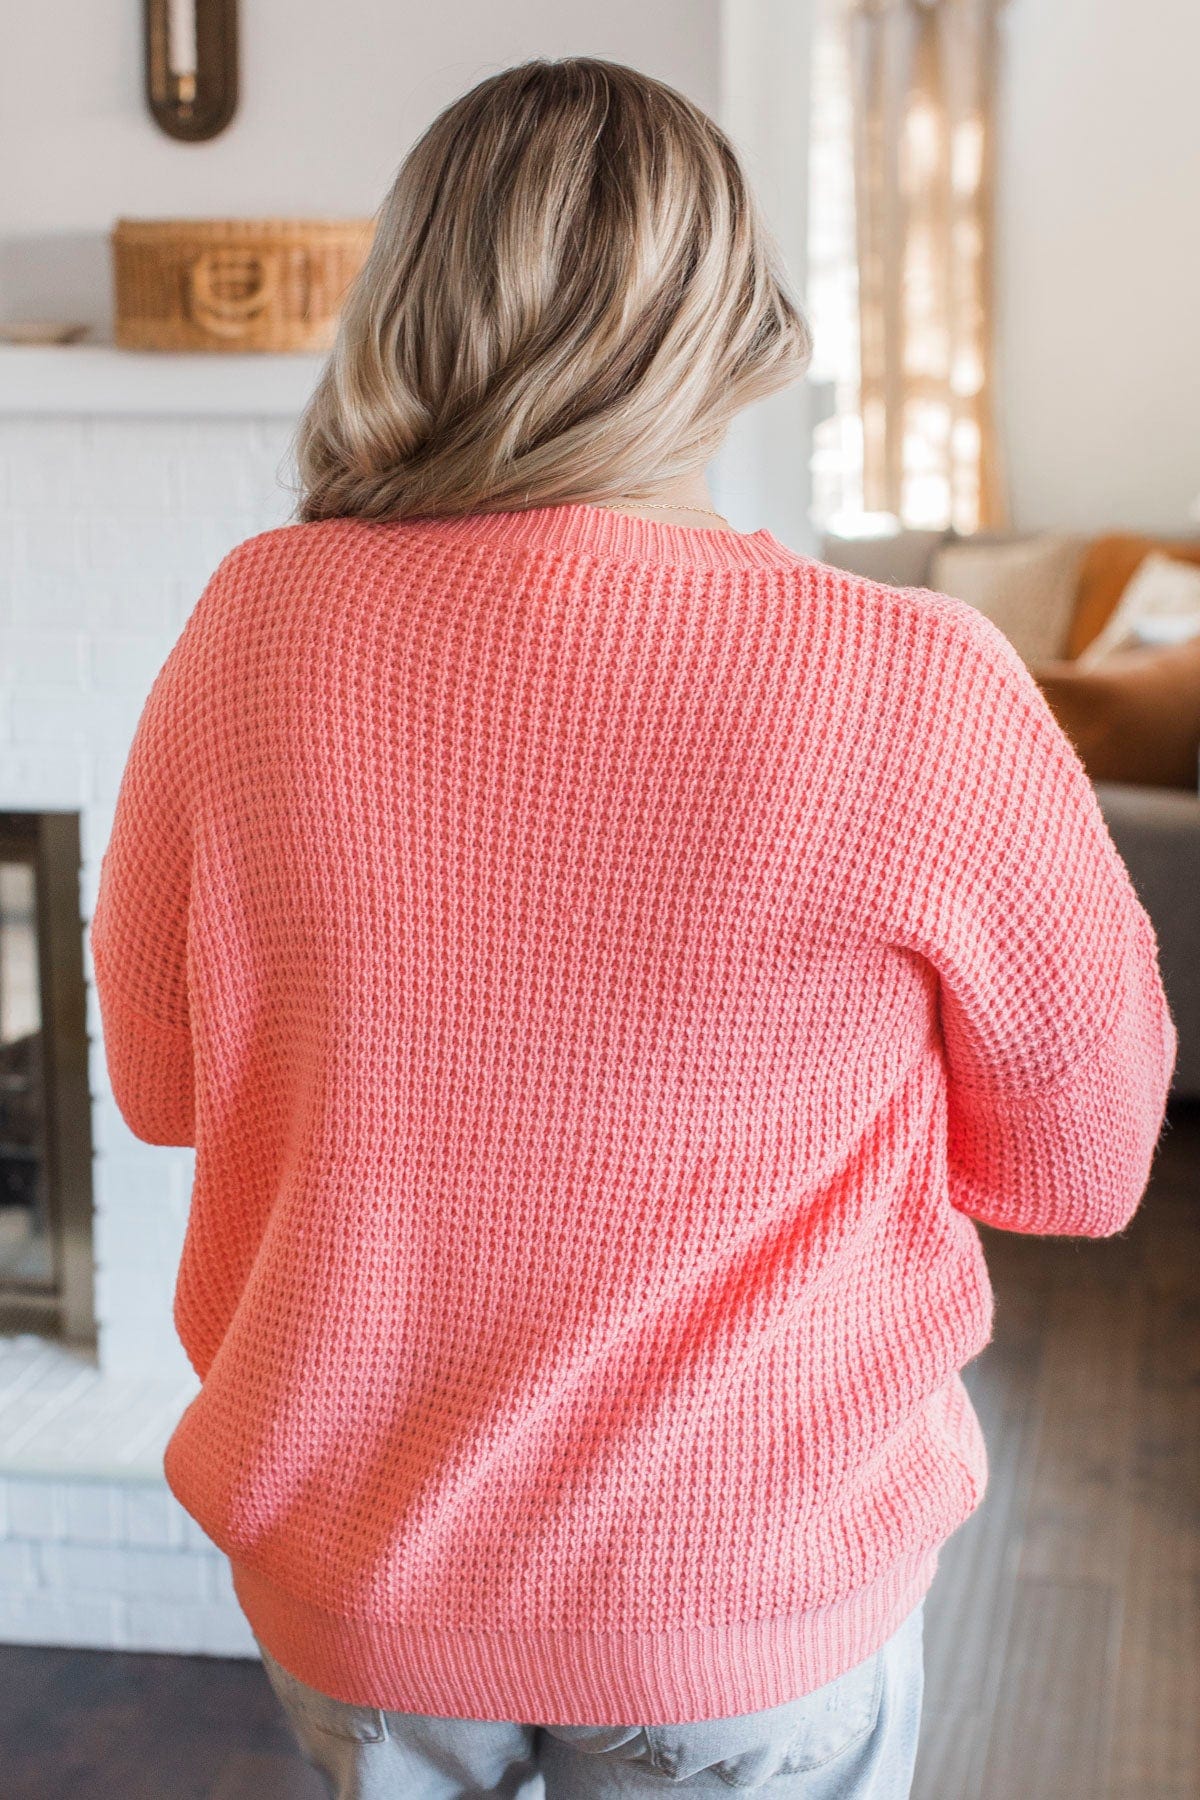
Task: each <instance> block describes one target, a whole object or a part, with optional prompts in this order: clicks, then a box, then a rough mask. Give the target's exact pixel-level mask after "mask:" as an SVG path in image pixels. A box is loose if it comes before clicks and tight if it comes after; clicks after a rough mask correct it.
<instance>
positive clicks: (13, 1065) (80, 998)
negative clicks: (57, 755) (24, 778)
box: [0, 812, 94, 1340]
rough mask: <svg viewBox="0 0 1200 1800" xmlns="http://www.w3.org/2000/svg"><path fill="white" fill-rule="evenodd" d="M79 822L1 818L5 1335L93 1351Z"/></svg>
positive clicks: (0, 1166)
mask: <svg viewBox="0 0 1200 1800" xmlns="http://www.w3.org/2000/svg"><path fill="white" fill-rule="evenodd" d="M85 1010H86V1008H85V995H84V984H83V945H82V922H81V919H80V911H79V829H78V818H77V815H76V814H74V813H14V812H7V813H0V1327H2V1328H3V1329H4V1330H7V1331H12V1330H35V1331H44V1332H46V1333H47V1334H48V1335H54V1336H63V1337H70V1338H72V1339H84V1340H90V1339H91V1338H92V1337H93V1336H94V1326H93V1321H92V1302H91V1263H92V1259H91V1128H90V1118H89V1097H88V1081H87V1061H88V1059H87V1029H86V1017H85Z"/></svg>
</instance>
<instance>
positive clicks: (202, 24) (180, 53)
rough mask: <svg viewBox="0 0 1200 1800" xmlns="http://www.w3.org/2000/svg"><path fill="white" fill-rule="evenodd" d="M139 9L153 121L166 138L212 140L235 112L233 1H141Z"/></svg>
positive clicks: (235, 51) (236, 82)
mask: <svg viewBox="0 0 1200 1800" xmlns="http://www.w3.org/2000/svg"><path fill="white" fill-rule="evenodd" d="M143 8H144V15H143V16H144V23H145V59H146V103H147V105H148V106H149V108H150V112H151V114H152V115H153V117H154V120H155V122H156V123H157V124H158V126H159V127H160V129H161V130H163V131H165V132H166V133H167V136H168V137H173V138H181V139H183V140H185V141H190V142H193V143H194V142H197V141H198V140H200V139H202V138H211V137H216V135H217V133H218V132H220V131H224V129H225V127H226V125H228V123H229V121H230V119H232V117H233V115H234V112H235V111H236V110H237V100H238V67H237V64H238V28H237V0H143Z"/></svg>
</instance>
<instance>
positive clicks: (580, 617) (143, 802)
mask: <svg viewBox="0 0 1200 1800" xmlns="http://www.w3.org/2000/svg"><path fill="white" fill-rule="evenodd" d="M808 349H809V343H808V333H807V330H806V328H805V325H804V322H803V320H802V318H801V316H800V313H799V311H798V309H797V306H796V304H795V302H794V301H793V299H792V298H791V297H790V296H789V293H788V291H787V288H786V285H785V281H784V278H783V276H782V274H781V272H780V268H779V265H778V259H777V256H776V254H775V251H774V249H773V247H772V246H771V243H770V241H769V239H768V237H767V235H766V233H765V232H764V229H763V225H762V222H761V220H760V218H759V215H758V212H757V210H756V207H755V205H754V202H753V200H752V198H751V195H750V194H749V193H748V192H747V188H746V183H745V179H744V177H743V174H742V172H741V170H740V168H739V165H738V160H737V158H736V156H735V154H734V152H733V150H732V148H731V147H730V144H729V142H728V141H727V139H726V138H725V137H724V136H723V135H722V134H721V132H720V131H719V130H718V129H717V128H716V126H715V125H714V124H713V123H712V121H711V120H709V119H708V118H706V117H705V116H704V114H703V113H701V112H700V111H698V110H697V109H696V107H694V106H693V105H692V104H691V103H690V102H689V101H687V100H686V99H684V98H683V97H682V96H681V95H679V94H678V93H675V92H674V91H672V90H671V89H670V88H667V87H664V86H662V85H661V84H660V83H658V82H655V81H652V80H649V79H648V78H647V77H645V76H642V75H640V74H638V73H636V72H635V71H633V70H631V69H627V68H623V67H620V66H618V65H614V64H611V63H606V62H601V61H594V60H591V59H588V58H571V59H568V60H565V61H559V62H550V61H535V62H531V63H528V64H526V65H524V66H521V67H518V68H513V69H509V70H507V71H505V72H504V73H502V74H499V75H497V76H494V77H492V78H490V79H488V80H486V81H483V82H481V83H480V84H479V86H477V87H476V88H474V89H473V90H472V91H471V92H470V93H468V94H467V95H465V96H464V97H463V98H462V99H460V100H458V101H457V102H456V103H455V104H454V105H452V106H450V107H449V108H447V110H446V111H445V112H444V113H443V114H442V115H441V116H440V118H438V119H437V120H436V121H435V122H434V124H433V125H432V126H431V127H430V129H429V131H428V132H427V133H426V134H425V136H424V137H423V138H422V139H421V140H420V142H419V143H418V144H417V145H416V147H415V148H414V149H413V151H412V152H411V154H410V155H409V157H408V158H407V160H406V161H405V163H404V165H403V167H402V168H401V170H400V172H399V174H398V176H397V178H396V182H395V185H394V187H393V189H392V191H391V193H390V194H389V196H388V198H387V200H386V202H385V204H384V206H383V209H382V213H381V215H380V218H379V222H378V233H377V236H376V238H375V241H374V245H373V248H372V251H371V254H370V257H369V258H368V261H367V263H366V266H365V268H364V270H363V273H362V275H361V277H360V279H359V280H358V281H357V283H356V284H355V286H354V288H353V291H352V292H351V294H350V296H349V298H348V302H347V304H346V307H345V309H344V314H343V317H342V321H341V327H340V332H339V336H338V340H337V344H336V347H335V349H334V351H333V353H332V356H331V358H330V360H329V364H328V367H327V369H326V371H325V374H324V376H323V379H322V380H321V382H320V384H319V387H318V389H317V391H316V393H315V396H314V398H313V400H312V403H311V405H310V406H309V408H308V410H307V413H306V415H305V417H304V419H303V421H302V426H301V430H300V433H299V439H298V465H299V470H300V475H301V484H302V492H301V503H300V506H299V517H298V519H297V521H296V522H295V523H292V524H289V525H286V526H283V527H281V528H278V529H276V530H272V531H266V532H263V533H261V534H259V535H257V536H255V537H252V538H250V539H248V540H247V541H245V542H244V543H242V544H240V545H238V546H237V547H236V548H235V549H234V550H233V551H231V552H230V554H229V555H228V556H227V557H226V558H225V559H224V561H223V562H222V563H221V564H220V566H219V567H218V569H217V570H216V572H215V574H214V575H213V577H212V579H211V580H210V582H209V584H208V586H207V587H206V589H205V591H204V593H203V594H202V596H201V597H200V599H199V601H198V603H197V605H196V607H195V608H194V610H193V613H192V615H191V617H190V618H189V620H188V622H187V624H186V626H185V629H184V631H183V633H182V635H181V637H180V639H179V641H178V642H177V644H176V645H175V647H174V649H173V650H172V652H171V655H170V656H169V657H168V659H167V661H166V663H165V665H164V666H163V668H162V669H161V671H160V672H159V675H158V677H157V679H156V681H155V683H154V685H153V688H152V690H151V693H150V695H149V697H148V699H147V702H146V705H145V708H144V711H143V714H142V718H141V720H140V722H139V725H138V730H137V734H136V737H135V740H134V743H133V746H132V749H131V752H130V757H129V763H128V766H127V769H126V772H125V776H124V779H123V783H122V787H121V792H120V797H119V801H118V806H117V813H116V818H115V822H114V827H113V831H112V836H111V839H110V842H109V845H108V848H107V851H106V853H105V857H104V859H103V866H102V874H101V881H100V887H99V893H98V897H97V903H96V908H95V912H94V915H93V918H92V921H91V927H90V942H91V949H92V954H93V959H94V967H95V972H96V980H97V984H98V990H99V998H100V1003H101V1008H102V1021H103V1027H104V1038H105V1046H106V1054H107V1059H108V1067H109V1070H110V1073H111V1078H112V1084H113V1089H114V1093H115V1095H116V1098H117V1101H118V1103H119V1105H120V1107H121V1110H122V1113H123V1115H124V1117H125V1119H126V1121H127V1122H128V1124H129V1126H130V1128H131V1130H133V1131H134V1132H135V1133H136V1134H137V1135H138V1136H139V1137H142V1138H144V1139H146V1140H147V1141H148V1142H150V1143H156V1144H181V1145H194V1146H195V1149H196V1165H195V1186H194V1191H193V1199H192V1207H191V1213H190V1219H189V1226H188V1233H187V1239H186V1244H185V1248H184V1254H183V1259H182V1264H181V1268H180V1272H179V1281H178V1287H177V1290H176V1299H175V1318H176V1322H177V1325H178V1328H179V1332H180V1335H181V1338H182V1340H183V1342H184V1345H185V1346H186V1349H187V1351H188V1355H189V1357H190V1358H191V1360H192V1363H193V1364H194V1366H195V1369H196V1371H197V1374H198V1375H199V1377H200V1379H201V1383H202V1386H201V1389H200V1392H199V1393H198V1395H197V1396H196V1398H195V1399H194V1400H193V1401H192V1403H191V1404H190V1405H189V1406H188V1408H187V1409H186V1411H185V1412H184V1414H183V1417H182V1418H181V1419H180V1421H179V1424H178V1426H177V1428H176V1430H175V1432H174V1435H173V1436H172V1438H171V1441H170V1443H169V1445H168V1448H167V1452H166V1458H165V1471H166V1475H167V1478H168V1481H169V1483H170V1485H171V1488H172V1490H173V1492H174V1493H175V1494H176V1496H177V1497H178V1499H179V1500H180V1502H181V1503H182V1504H183V1506H184V1507H186V1509H187V1510H188V1512H189V1513H190V1514H191V1515H192V1517H193V1518H195V1519H196V1520H197V1521H198V1522H199V1523H200V1525H201V1526H202V1527H203V1529H204V1530H205V1531H206V1532H207V1533H208V1534H209V1535H210V1537H211V1538H212V1539H213V1541H214V1542H216V1543H217V1544H218V1545H219V1546H220V1547H221V1548H222V1549H223V1550H224V1551H225V1552H226V1553H227V1554H228V1556H229V1558H230V1561H231V1567H232V1576H233V1581H234V1585H235V1589H236V1593H237V1596H238V1599H239V1603H240V1604H241V1606H242V1607H243V1609H244V1611H245V1613H246V1616H247V1618H248V1620H249V1623H250V1626H251V1629H252V1631H253V1634H254V1637H255V1640H256V1642H257V1643H258V1645H259V1648H260V1649H261V1651H262V1655H263V1659H264V1662H265V1664H266V1667H267V1670H268V1673H269V1675H270V1678H271V1680H272V1682H273V1683H274V1685H275V1688H276V1691H277V1693H278V1694H279V1696H280V1698H281V1700H282V1701H283V1703H284V1705H285V1706H286V1708H287V1710H288V1713H289V1715H290V1717H291V1719H292V1720H293V1722H294V1724H295V1726H296V1730H297V1732H298V1734H299V1737H300V1741H301V1743H302V1745H303V1746H304V1748H305V1751H306V1753H307V1754H308V1756H309V1757H310V1759H311V1760H312V1761H313V1762H314V1763H315V1764H316V1765H317V1766H319V1767H320V1768H322V1769H323V1770H325V1771H326V1772H327V1774H328V1775H329V1777H330V1779H331V1781H332V1782H334V1783H336V1791H337V1793H338V1794H340V1795H343V1796H349V1795H362V1796H367V1795H370V1796H385V1795H386V1796H395V1797H396V1800H420V1797H424V1796H434V1795H437V1796H449V1795H455V1796H460V1795H474V1794H506V1795H512V1794H517V1793H520V1792H525V1793H537V1792H541V1791H543V1783H544V1791H545V1792H546V1793H547V1794H549V1795H553V1796H562V1797H566V1796H569V1797H570V1800H580V1797H583V1796H588V1795H602V1794H617V1793H621V1794H635V1793H637V1794H641V1793H646V1794H650V1793H655V1792H658V1791H659V1790H660V1788H661V1786H662V1784H663V1782H664V1780H666V1781H668V1782H672V1783H674V1784H675V1785H677V1786H680V1787H684V1788H687V1787H691V1788H694V1789H696V1790H697V1791H704V1792H709V1793H716V1792H720V1791H723V1790H724V1788H726V1787H743V1788H749V1789H758V1788H761V1787H766V1786H768V1785H769V1786H770V1789H771V1792H772V1793H775V1794H779V1795H784V1794H789V1795H796V1796H804V1797H805V1800H830V1797H832V1796H835V1795H836V1796H839V1797H843V1800H850V1797H852V1796H853V1797H856V1800H862V1797H865V1796H871V1797H873V1800H899V1797H900V1796H903V1795H905V1794H907V1793H908V1791H909V1784H910V1780H911V1775H912V1767H913V1758H914V1754H915V1745H916V1737H917V1729H918V1722H919V1715H920V1705H921V1692H922V1659H921V1621H922V1605H923V1601H924V1597H925V1594H926V1591H927V1589H928V1587H929V1585H930V1583H931V1581H932V1579H933V1576H934V1571H935V1567H936V1562H937V1556H938V1551H939V1547H940V1545H941V1544H942V1543H943V1542H944V1541H945V1539H946V1538H947V1537H948V1536H949V1535H950V1533H951V1532H953V1531H954V1530H955V1529H956V1528H957V1527H958V1525H960V1524H961V1523H962V1521H963V1520H964V1519H966V1518H967V1517H968V1515H969V1514H970V1513H971V1512H972V1511H973V1510H974V1509H975V1508H976V1507H977V1506H978V1504H979V1501H980V1499H981V1497H982V1493H983V1489H984V1483H985V1478H986V1457H985V1450H984V1444H983V1441H982V1437H981V1434H980V1430H979V1426H978V1423H977V1421H976V1418H975V1415H974V1413H973V1412H972V1409H971V1406H970V1404H969V1401H968V1399H967V1395H966V1390H965V1388H964V1386H963V1384H962V1381H961V1379H960V1375H959V1370H960V1369H961V1367H962V1366H963V1364H964V1363H965V1362H967V1361H969V1360H970V1359H971V1358H972V1357H973V1356H975V1355H976V1354H977V1353H978V1351H979V1350H980V1349H981V1348H982V1347H983V1345H984V1344H985V1343H986V1342H987V1341H988V1337H989V1333H990V1328H991V1294H990V1290H989V1287H988V1280H987V1273H986V1269H985V1266H984V1261H983V1257H982V1254H981V1249H980V1241H979V1237H978V1233H977V1231H976V1228H975V1225H974V1224H973V1223H972V1220H986V1221H987V1222H988V1223H990V1224H992V1225H995V1226H1000V1227H1003V1228H1007V1229H1010V1230H1014V1231H1027V1232H1047V1233H1073V1234H1083V1235H1088V1236H1092V1235H1102V1234H1105V1233H1111V1232H1116V1231H1119V1230H1120V1229H1121V1228H1122V1226H1124V1225H1125V1223H1126V1222H1127V1221H1128V1219H1129V1218H1130V1216H1131V1214H1132V1213H1133V1211H1134V1209H1135V1207H1136V1206H1137V1203H1138V1200H1139V1198H1140V1196H1141V1194H1142V1192H1143V1191H1144V1188H1145V1184H1146V1181H1147V1177H1148V1173H1149V1169H1150V1165H1151V1161H1152V1157H1153V1153H1154V1150H1155V1147H1156V1143H1157V1138H1158V1134H1159V1130H1160V1127H1161V1124H1162V1120H1163V1114H1164V1104H1165V1099H1166V1094H1167V1089H1168V1084H1169V1079H1170V1075H1171V1071H1172V1068H1173V1063H1174V1055H1175V1031H1174V1025H1173V1022H1172V1020H1171V1018H1170V1015H1169V1013H1168V1010H1167V1006H1166V1001H1165V998H1164V994H1163V990H1162V986H1161V983H1160V979H1159V973H1158V966H1157V958H1156V944H1155V940H1154V935H1153V932H1152V929H1151V926H1150V923H1149V920H1148V918H1147V916H1146V914H1145V912H1144V911H1143V910H1142V908H1141V906H1140V905H1139V903H1138V901H1137V899H1136V897H1135V895H1134V892H1133V889H1132V886H1131V884H1130V881H1129V878H1128V876H1127V874H1126V871H1125V868H1124V865H1123V864H1122V862H1121V861H1120V859H1119V857H1118V855H1117V853H1116V851H1115V849H1114V847H1113V844H1112V842H1111V840H1110V838H1109V836H1108V834H1107V831H1106V829H1105V827H1104V824H1103V822H1102V819H1101V816H1100V814H1099V811H1098V808H1097V804H1096V801H1095V798H1094V796H1093V793H1092V789H1091V786H1090V784H1089V782H1088V780H1087V778H1086V776H1085V774H1084V771H1083V768H1082V765H1081V764H1080V762H1079V760H1078V758H1077V757H1076V756H1075V754H1074V752H1073V750H1072V749H1071V748H1070V746H1069V744H1068V742H1067V740H1066V739H1065V738H1064V737H1063V735H1062V734H1061V732H1060V731H1059V729H1058V727H1057V726H1056V725H1055V723H1054V721H1053V718H1052V716H1051V714H1050V712H1049V710H1048V708H1047V707H1046V705H1045V703H1044V702H1043V700H1042V698H1041V695H1040V693H1039V691H1038V689H1037V688H1036V686H1035V684H1034V683H1033V680H1032V678H1031V677H1030V676H1029V675H1028V673H1027V672H1026V670H1025V668H1024V665H1023V664H1022V663H1021V662H1020V661H1019V659H1018V658H1017V656H1016V655H1015V653H1014V652H1013V651H1012V650H1011V649H1010V647H1009V646H1008V644H1007V641H1006V640H1005V639H1004V638H1003V637H1002V636H1001V635H1000V633H999V632H998V631H997V630H996V628H995V627H993V626H992V625H991V624H989V623H988V622H987V620H985V619H984V618H983V617H982V615H980V614H979V613H977V612H975V611H974V610H973V609H971V608H970V607H968V606H966V605H964V604H962V603H960V602H958V601H955V600H951V599H948V598H946V597H944V596H940V595H937V594H933V593H929V592H926V591H923V590H899V589H891V588H886V587H882V586H879V585H878V584H876V583H873V582H870V581H866V580H862V579H858V578H855V577H852V576H849V575H845V574H842V573H839V572H838V571H836V570H834V569H831V568H827V567H825V566H823V565H822V564H820V563H818V562H814V561H812V560H811V559H808V558H806V557H803V556H800V555H797V554H796V553H794V552H793V551H791V550H789V549H787V548H786V547H785V546H784V545H782V544H781V543H779V542H778V541H777V540H776V539H775V538H774V537H773V536H772V535H771V533H770V532H769V531H766V530H758V531H751V532H749V533H741V532H738V531H735V530H734V529H733V528H732V527H731V526H730V525H729V524H728V522H727V521H726V520H724V519H723V518H721V517H720V515H719V514H718V513H717V512H716V511H715V509H714V508H713V505H712V499H711V496H710V494H709V492H708V489H707V487H706V485H705V481H704V473H703V471H704V468H705V465H706V463H707V461H708V460H709V459H710V457H711V455H712V453H713V451H714V450H715V448H716V447H717V445H718V444H719V442H720V441H721V438H722V436H723V433H724V431H725V429H726V427H727V425H728V422H729V420H730V418H731V416H732V415H733V414H734V413H735V412H736V411H737V410H738V409H739V408H740V407H742V406H744V405H745V404H746V403H747V402H749V401H750V400H753V399H755V398H757V397H759V396H761V395H765V394H767V393H769V392H770V391H771V390H773V389H777V388H779V387H781V386H782V385H784V384H785V383H787V382H791V381H793V380H795V379H796V378H798V377H799V376H800V375H801V373H802V372H803V369H804V367H805V363H806V359H807V356H808Z"/></svg>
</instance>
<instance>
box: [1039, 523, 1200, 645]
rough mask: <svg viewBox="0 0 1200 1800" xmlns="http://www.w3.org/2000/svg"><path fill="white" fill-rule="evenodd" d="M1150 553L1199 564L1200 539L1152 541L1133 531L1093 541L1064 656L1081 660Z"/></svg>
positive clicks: (1087, 556)
mask: <svg viewBox="0 0 1200 1800" xmlns="http://www.w3.org/2000/svg"><path fill="white" fill-rule="evenodd" d="M1151 550H1161V551H1162V553H1163V555H1164V556H1170V557H1172V558H1173V559H1174V560H1175V561H1177V562H1188V563H1200V538H1150V537H1144V536H1139V535H1138V534H1137V533H1136V532H1132V531H1110V532H1107V533H1105V535H1104V536H1103V537H1098V538H1093V540H1092V542H1091V543H1090V544H1089V545H1088V548H1087V554H1086V555H1085V556H1084V559H1083V567H1082V569H1081V570H1080V572H1079V596H1078V599H1077V602H1076V606H1075V617H1074V618H1073V619H1072V621H1071V631H1070V635H1069V636H1068V638H1067V647H1066V650H1065V651H1064V653H1063V654H1064V655H1066V656H1079V655H1080V654H1081V652H1083V651H1084V650H1086V649H1087V647H1088V645H1089V644H1090V643H1091V641H1092V639H1093V638H1094V637H1095V636H1096V635H1097V633H1098V632H1099V631H1100V630H1102V628H1103V627H1104V626H1105V625H1107V623H1108V621H1109V619H1110V618H1111V617H1112V612H1113V608H1114V607H1115V606H1116V604H1117V601H1118V600H1119V599H1120V598H1121V595H1122V594H1123V593H1124V592H1125V589H1126V587H1128V585H1129V582H1130V581H1131V579H1132V578H1133V575H1134V573H1135V571H1136V569H1137V566H1138V564H1139V563H1140V562H1141V560H1142V558H1143V557H1144V556H1146V555H1147V554H1148V553H1149V552H1150V551H1151Z"/></svg>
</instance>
